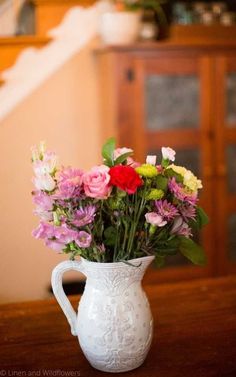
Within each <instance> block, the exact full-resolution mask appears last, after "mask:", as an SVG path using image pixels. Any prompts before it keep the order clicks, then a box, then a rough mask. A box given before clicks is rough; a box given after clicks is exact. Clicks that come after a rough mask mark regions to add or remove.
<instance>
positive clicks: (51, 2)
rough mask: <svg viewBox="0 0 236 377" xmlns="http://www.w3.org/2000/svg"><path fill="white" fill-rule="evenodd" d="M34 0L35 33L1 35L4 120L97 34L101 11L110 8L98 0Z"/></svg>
mask: <svg viewBox="0 0 236 377" xmlns="http://www.w3.org/2000/svg"><path fill="white" fill-rule="evenodd" d="M34 4H35V10H36V11H35V14H36V28H35V29H36V34H35V35H28V36H8V37H0V103H1V106H0V121H1V120H2V119H4V117H5V116H6V115H7V114H9V113H10V111H11V110H12V109H13V108H14V106H16V105H17V104H18V103H19V102H21V101H22V100H24V98H26V96H28V95H29V93H30V92H32V90H34V89H35V88H36V87H37V86H38V85H40V83H43V82H44V81H45V80H46V79H47V78H48V77H49V76H50V75H52V74H53V72H54V71H55V70H56V69H58V68H59V67H60V66H61V65H63V64H64V63H65V62H66V61H67V60H68V59H70V58H71V57H72V56H73V54H75V53H76V52H77V51H78V50H79V49H80V48H82V46H83V45H85V44H86V43H87V42H88V41H89V40H90V39H91V38H93V37H94V36H95V34H96V32H97V24H98V17H99V14H101V13H102V12H103V11H104V10H105V9H107V3H106V2H104V3H103V2H98V3H96V2H95V1H94V0H80V1H79V0H34ZM78 5H79V7H78ZM42 68H43V69H42ZM35 73H37V77H36V75H35ZM29 81H30V82H29ZM14 89H15V90H14Z"/></svg>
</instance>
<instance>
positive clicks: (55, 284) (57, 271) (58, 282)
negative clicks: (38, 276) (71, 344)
mask: <svg viewBox="0 0 236 377" xmlns="http://www.w3.org/2000/svg"><path fill="white" fill-rule="evenodd" d="M71 270H75V271H79V272H83V269H82V266H81V261H80V262H78V261H71V260H68V261H64V262H61V263H59V264H58V265H57V266H56V267H55V268H54V269H53V271H52V277H51V284H52V290H53V293H54V295H55V297H56V299H57V301H58V303H59V305H60V307H61V309H62V311H63V312H64V314H65V316H66V318H67V321H68V322H69V324H70V327H71V333H72V335H74V336H77V335H78V331H77V315H76V312H75V311H74V309H73V307H72V305H71V303H70V301H69V299H68V298H67V296H66V294H65V292H64V290H63V287H62V277H63V274H64V273H65V272H67V271H71Z"/></svg>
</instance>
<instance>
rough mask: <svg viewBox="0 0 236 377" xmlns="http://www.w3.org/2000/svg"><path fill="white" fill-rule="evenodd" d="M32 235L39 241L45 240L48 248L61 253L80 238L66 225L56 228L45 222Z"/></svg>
mask: <svg viewBox="0 0 236 377" xmlns="http://www.w3.org/2000/svg"><path fill="white" fill-rule="evenodd" d="M32 235H33V236H34V237H35V238H37V239H38V238H41V239H44V240H45V244H46V245H47V246H49V247H51V248H52V249H53V250H55V251H58V252H61V251H62V250H63V249H64V248H65V247H66V245H67V244H69V243H71V242H73V241H76V240H77V237H78V233H77V232H76V231H74V230H72V229H70V228H68V227H67V225H66V224H62V225H61V226H55V225H53V224H48V223H44V222H41V223H40V224H39V226H38V227H37V228H36V229H35V230H34V231H33V233H32Z"/></svg>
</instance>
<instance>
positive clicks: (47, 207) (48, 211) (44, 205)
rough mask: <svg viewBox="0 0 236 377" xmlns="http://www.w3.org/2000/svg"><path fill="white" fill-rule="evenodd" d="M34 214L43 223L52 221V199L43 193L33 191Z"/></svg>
mask: <svg viewBox="0 0 236 377" xmlns="http://www.w3.org/2000/svg"><path fill="white" fill-rule="evenodd" d="M33 202H34V203H35V204H36V209H35V211H34V213H35V214H36V215H38V216H39V217H41V219H43V220H45V221H49V220H52V206H53V197H52V196H51V195H48V194H46V193H45V192H43V191H33Z"/></svg>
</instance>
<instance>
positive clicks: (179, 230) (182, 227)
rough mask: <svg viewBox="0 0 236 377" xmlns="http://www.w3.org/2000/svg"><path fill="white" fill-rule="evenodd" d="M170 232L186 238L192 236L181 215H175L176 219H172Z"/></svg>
mask: <svg viewBox="0 0 236 377" xmlns="http://www.w3.org/2000/svg"><path fill="white" fill-rule="evenodd" d="M170 233H171V234H177V235H179V236H185V237H187V238H189V237H190V236H192V231H191V228H190V227H189V226H188V224H187V223H186V222H184V220H183V218H182V217H181V216H178V217H176V219H175V220H174V224H173V227H172V229H171V231H170Z"/></svg>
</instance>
